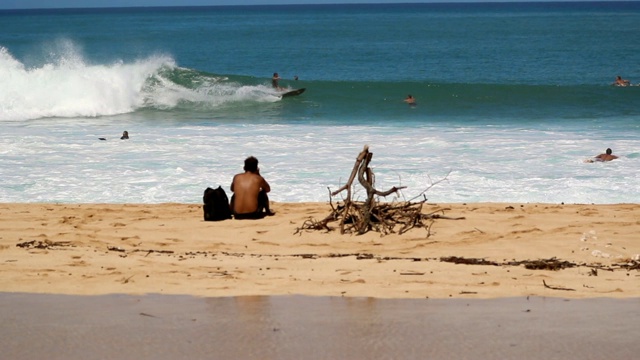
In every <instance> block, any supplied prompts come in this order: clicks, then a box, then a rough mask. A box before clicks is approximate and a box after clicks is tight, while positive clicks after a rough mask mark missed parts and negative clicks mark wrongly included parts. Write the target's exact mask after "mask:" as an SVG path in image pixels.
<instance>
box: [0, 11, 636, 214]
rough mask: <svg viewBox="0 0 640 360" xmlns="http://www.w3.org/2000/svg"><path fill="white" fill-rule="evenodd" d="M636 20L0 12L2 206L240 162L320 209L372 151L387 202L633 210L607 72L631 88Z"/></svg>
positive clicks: (623, 109) (212, 180)
mask: <svg viewBox="0 0 640 360" xmlns="http://www.w3.org/2000/svg"><path fill="white" fill-rule="evenodd" d="M639 23H640V2H608V1H607V2H584V3H577V2H570V3H474V4H471V3H468V4H464V3H460V4H393V5H392V4H376V5H373V4H371V5H281V6H225V7H170V8H169V7H167V8H116V9H62V10H11V11H9V10H4V11H0V129H1V130H2V131H0V179H2V180H1V181H0V202H51V203H53V202H65V203H164V202H180V203H201V202H202V194H203V191H204V189H205V188H206V187H217V186H218V185H222V187H223V188H225V189H226V190H227V192H228V193H229V185H230V183H231V179H232V177H233V175H234V174H236V173H238V172H242V166H243V160H244V159H245V158H246V157H247V156H250V155H253V156H256V157H257V158H258V159H259V161H260V169H261V174H262V175H263V176H264V177H265V178H266V179H267V181H269V183H270V184H271V187H272V192H271V193H270V199H271V200H272V201H276V202H306V201H313V202H327V201H329V199H330V196H329V193H330V191H332V190H336V189H338V188H339V187H340V186H342V185H343V184H344V183H345V182H346V181H347V179H348V177H349V175H350V173H351V170H352V168H353V165H354V162H355V159H356V157H357V156H358V154H359V153H360V151H361V150H362V149H363V147H364V146H365V145H368V146H369V148H370V151H371V152H372V153H373V159H372V162H371V167H372V169H373V171H374V173H375V180H376V183H375V184H376V187H377V188H378V189H379V190H382V191H384V190H387V189H389V188H391V187H393V186H406V188H405V189H403V190H402V191H401V192H400V193H399V194H397V195H392V196H388V197H387V198H385V199H383V200H387V201H395V200H409V199H413V198H415V197H416V196H418V197H419V198H421V194H423V193H424V196H426V198H427V199H428V201H429V202H512V203H531V202H544V203H586V204H591V203H595V204H610V203H623V202H634V203H637V202H640V191H639V190H638V189H640V171H638V169H639V168H640V86H629V87H615V86H611V83H612V82H613V81H614V80H615V77H616V76H617V75H620V76H622V77H623V78H625V79H629V80H630V81H631V84H632V85H638V84H640V28H639V27H638V24H639ZM274 72H278V73H279V74H280V76H281V77H282V80H280V86H283V87H286V88H289V89H297V88H306V91H305V92H304V93H303V94H302V95H299V96H296V97H290V98H284V99H281V98H280V96H279V93H278V92H277V91H275V90H274V89H273V88H272V87H271V76H272V74H273V73H274ZM295 77H297V80H294V78H295ZM408 94H411V95H413V96H414V97H415V98H416V99H417V105H416V106H409V105H408V104H406V103H405V102H404V101H403V99H404V98H405V97H406V96H407V95H408ZM123 131H128V132H129V135H130V139H129V140H120V135H121V134H122V132H123ZM99 138H105V139H106V140H99ZM606 148H612V149H613V152H614V154H616V155H618V156H619V159H617V160H614V161H611V162H605V163H603V162H596V163H587V162H585V160H587V159H590V158H592V157H593V156H594V155H597V154H599V153H602V152H604V151H605V149H606ZM363 195H364V194H363V191H362V190H361V189H358V190H357V191H356V197H357V198H363ZM331 199H332V201H334V202H335V201H338V200H340V199H341V196H340V195H338V196H336V197H333V198H331ZM275 210H276V211H277V208H276V209H275Z"/></svg>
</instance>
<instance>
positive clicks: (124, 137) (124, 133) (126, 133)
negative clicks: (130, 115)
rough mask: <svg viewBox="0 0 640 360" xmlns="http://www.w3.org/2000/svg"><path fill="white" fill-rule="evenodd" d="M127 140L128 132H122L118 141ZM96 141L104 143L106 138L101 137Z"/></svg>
mask: <svg viewBox="0 0 640 360" xmlns="http://www.w3.org/2000/svg"><path fill="white" fill-rule="evenodd" d="M128 139H129V132H128V131H124V132H123V133H122V136H121V137H120V140H128ZM98 140H103V141H106V140H107V138H103V137H101V138H98Z"/></svg>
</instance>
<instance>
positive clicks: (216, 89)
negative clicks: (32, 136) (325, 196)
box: [0, 41, 279, 121]
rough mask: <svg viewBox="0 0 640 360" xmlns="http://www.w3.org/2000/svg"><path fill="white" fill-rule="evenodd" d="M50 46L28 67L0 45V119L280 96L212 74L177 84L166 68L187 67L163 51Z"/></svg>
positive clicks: (103, 113) (94, 113)
mask: <svg viewBox="0 0 640 360" xmlns="http://www.w3.org/2000/svg"><path fill="white" fill-rule="evenodd" d="M51 46H53V47H54V48H55V50H51V51H50V56H48V58H47V59H46V60H45V61H44V62H43V63H42V64H40V65H39V66H37V67H33V68H27V67H26V66H25V65H24V64H23V63H21V62H20V61H19V60H17V59H16V58H14V57H13V56H12V55H11V53H10V52H9V50H8V49H6V48H4V47H0V79H2V80H1V81H2V82H1V84H2V86H0V120H3V121H7V120H9V121H11V120H13V121H19V120H28V119H39V118H54V117H55V118H60V117H63V118H72V117H98V116H110V115H116V114H126V113H131V112H134V111H136V110H137V109H140V108H142V107H151V108H156V109H165V110H166V109H173V108H175V107H176V106H179V104H180V103H181V102H191V103H198V104H201V106H204V107H207V108H215V107H217V106H221V105H224V104H226V103H230V102H240V101H246V100H253V101H257V102H273V101H277V100H279V98H278V97H277V96H276V95H275V94H274V92H273V90H272V89H270V88H268V87H266V86H264V85H257V86H246V85H241V84H236V83H233V82H225V81H223V80H225V79H224V78H219V77H213V76H200V79H198V80H199V81H200V84H199V86H198V87H197V88H186V87H184V86H181V85H179V84H177V83H175V82H174V81H172V80H170V79H168V78H167V75H166V74H168V73H170V72H171V71H172V70H176V69H178V70H180V71H183V72H185V73H187V72H190V70H188V69H181V68H179V67H178V66H177V64H176V63H175V61H174V60H173V59H172V58H171V56H168V55H151V56H148V57H146V58H144V59H139V60H137V61H132V62H127V63H125V62H123V61H117V62H114V63H111V64H88V63H87V62H86V61H85V60H84V57H83V56H82V53H81V51H80V50H79V49H78V48H77V47H76V46H75V45H74V44H73V43H72V42H69V41H59V42H56V43H55V46H54V45H51Z"/></svg>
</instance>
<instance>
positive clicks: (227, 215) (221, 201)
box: [202, 186, 231, 221]
mask: <svg viewBox="0 0 640 360" xmlns="http://www.w3.org/2000/svg"><path fill="white" fill-rule="evenodd" d="M202 200H203V201H204V206H202V209H203V210H204V221H220V220H226V219H231V208H230V207H229V198H228V197H227V193H226V192H224V189H223V188H222V186H218V188H217V189H212V188H207V189H206V190H205V191H204V196H203V197H202Z"/></svg>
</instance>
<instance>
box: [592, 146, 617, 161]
mask: <svg viewBox="0 0 640 360" xmlns="http://www.w3.org/2000/svg"><path fill="white" fill-rule="evenodd" d="M612 153H613V151H612V150H611V149H607V151H605V153H604V154H600V155H598V156H596V157H595V159H596V161H611V160H615V159H617V158H618V157H617V156H615V155H613V154H612Z"/></svg>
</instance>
